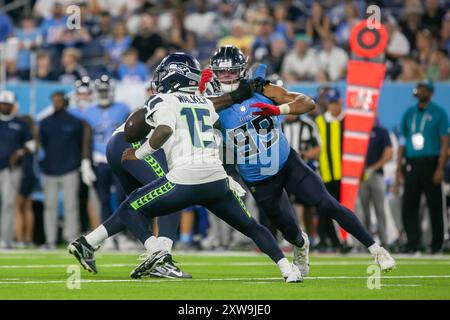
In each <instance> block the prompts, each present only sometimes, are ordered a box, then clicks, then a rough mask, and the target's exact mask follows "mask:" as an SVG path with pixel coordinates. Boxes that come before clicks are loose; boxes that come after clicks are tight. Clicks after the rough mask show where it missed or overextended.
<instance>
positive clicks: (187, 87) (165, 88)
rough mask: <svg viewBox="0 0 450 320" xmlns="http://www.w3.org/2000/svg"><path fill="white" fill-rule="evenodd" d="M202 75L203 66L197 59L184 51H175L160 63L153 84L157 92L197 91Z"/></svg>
mask: <svg viewBox="0 0 450 320" xmlns="http://www.w3.org/2000/svg"><path fill="white" fill-rule="evenodd" d="M200 75H201V67H200V63H199V62H198V61H197V59H195V58H194V57H192V56H191V55H189V54H186V53H183V52H175V53H171V54H169V55H168V56H167V57H165V58H164V59H163V60H162V61H161V63H160V64H159V65H158V67H157V68H156V70H155V73H154V75H153V85H154V87H155V90H156V92H157V93H172V92H177V91H181V92H187V93H195V90H197V88H198V85H199V83H200Z"/></svg>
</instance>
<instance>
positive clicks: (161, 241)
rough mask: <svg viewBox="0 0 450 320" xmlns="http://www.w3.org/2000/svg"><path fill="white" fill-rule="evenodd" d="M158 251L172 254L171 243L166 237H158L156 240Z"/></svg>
mask: <svg viewBox="0 0 450 320" xmlns="http://www.w3.org/2000/svg"><path fill="white" fill-rule="evenodd" d="M156 240H157V247H158V250H166V251H167V252H169V253H170V254H172V245H173V241H172V240H171V239H169V238H167V237H158V238H157V239H156Z"/></svg>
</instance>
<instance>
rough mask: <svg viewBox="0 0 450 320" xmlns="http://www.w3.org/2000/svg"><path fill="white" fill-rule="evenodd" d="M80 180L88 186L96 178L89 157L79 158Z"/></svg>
mask: <svg viewBox="0 0 450 320" xmlns="http://www.w3.org/2000/svg"><path fill="white" fill-rule="evenodd" d="M81 180H83V182H84V183H85V184H86V185H87V186H89V187H91V186H92V184H93V183H94V182H95V181H96V180H97V176H96V175H95V172H94V170H93V169H92V165H91V160H89V159H83V160H81Z"/></svg>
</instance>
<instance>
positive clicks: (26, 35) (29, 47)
mask: <svg viewBox="0 0 450 320" xmlns="http://www.w3.org/2000/svg"><path fill="white" fill-rule="evenodd" d="M16 37H17V39H18V40H19V41H20V45H19V54H18V57H17V69H18V70H19V71H20V72H24V73H28V74H29V72H30V64H31V54H32V52H33V50H35V49H36V48H38V47H39V46H40V45H41V43H42V35H41V32H40V30H39V29H38V28H37V27H36V22H35V21H34V19H33V17H24V18H23V19H22V20H21V28H20V29H18V30H17V32H16Z"/></svg>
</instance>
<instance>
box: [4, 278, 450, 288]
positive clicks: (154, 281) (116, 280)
mask: <svg viewBox="0 0 450 320" xmlns="http://www.w3.org/2000/svg"><path fill="white" fill-rule="evenodd" d="M448 278H450V275H421V276H385V277H381V279H383V280H387V279H448ZM337 279H367V277H366V276H335V277H333V276H330V277H306V278H305V279H304V280H337ZM227 281H244V282H249V281H282V279H281V278H269V277H268V278H213V279H151V280H132V279H102V280H80V283H119V282H135V283H158V282H227ZM65 283H67V281H66V280H46V281H15V280H10V281H6V279H1V280H0V284H65ZM400 285H401V284H399V286H400ZM407 285H408V284H404V285H402V286H407ZM384 286H386V285H384ZM391 286H393V285H391ZM410 286H412V285H410Z"/></svg>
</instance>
